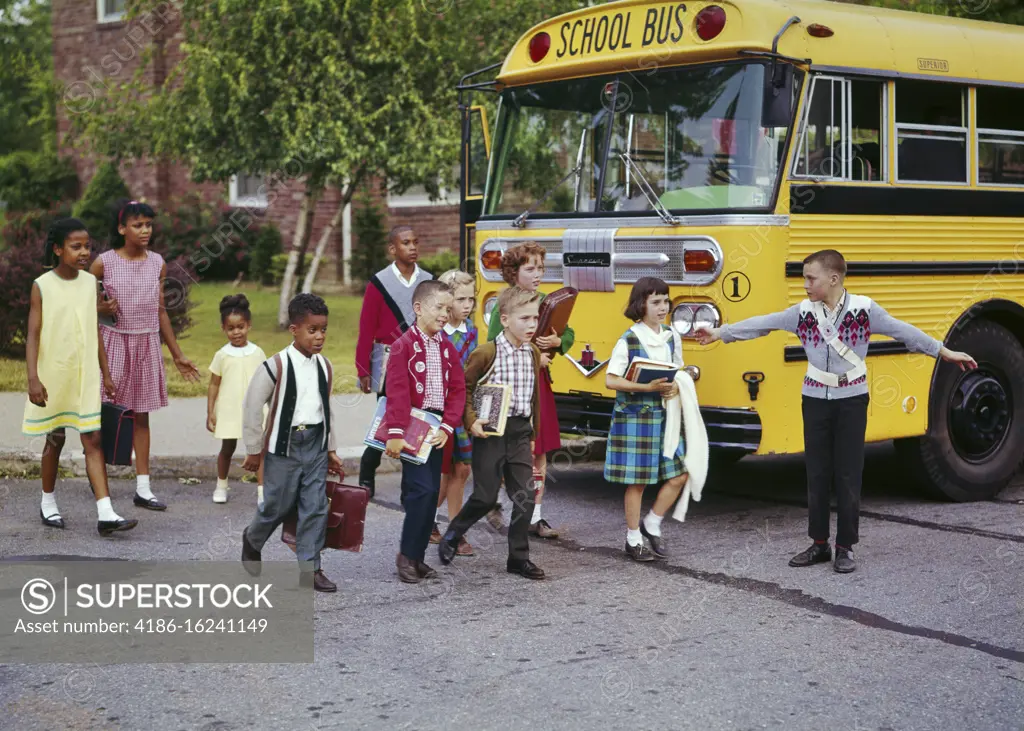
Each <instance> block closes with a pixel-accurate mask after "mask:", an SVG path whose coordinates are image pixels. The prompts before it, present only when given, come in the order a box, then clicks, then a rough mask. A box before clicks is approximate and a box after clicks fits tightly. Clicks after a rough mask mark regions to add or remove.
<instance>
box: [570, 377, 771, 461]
mask: <svg viewBox="0 0 1024 731" xmlns="http://www.w3.org/2000/svg"><path fill="white" fill-rule="evenodd" d="M555 405H556V406H557V407H558V422H559V425H560V426H561V430H562V432H563V433H565V434H579V435H581V436H588V437H607V436H608V429H609V428H610V426H611V419H612V409H613V408H614V406H615V399H613V398H609V397H607V396H603V395H601V394H596V393H588V392H585V391H570V392H569V393H556V394H555ZM700 413H701V416H702V417H703V418H704V426H705V428H706V429H707V432H708V442H709V444H710V446H711V448H712V449H714V450H717V451H723V452H731V453H734V454H737V455H742V454H751V453H753V452H756V451H757V449H758V447H760V445H761V417H760V416H759V415H758V413H757V412H756V411H754V410H753V409H723V408H718V407H713V406H702V407H701V409H700Z"/></svg>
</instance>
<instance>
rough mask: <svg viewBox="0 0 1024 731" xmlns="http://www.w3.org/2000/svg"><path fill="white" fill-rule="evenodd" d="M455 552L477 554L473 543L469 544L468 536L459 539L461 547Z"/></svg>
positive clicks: (459, 554) (469, 554) (468, 554)
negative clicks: (474, 551)
mask: <svg viewBox="0 0 1024 731" xmlns="http://www.w3.org/2000/svg"><path fill="white" fill-rule="evenodd" d="M455 554H456V555H457V556H473V555H475V554H474V553H473V547H472V546H471V545H469V541H467V540H466V536H462V538H461V539H459V547H458V548H457V549H455Z"/></svg>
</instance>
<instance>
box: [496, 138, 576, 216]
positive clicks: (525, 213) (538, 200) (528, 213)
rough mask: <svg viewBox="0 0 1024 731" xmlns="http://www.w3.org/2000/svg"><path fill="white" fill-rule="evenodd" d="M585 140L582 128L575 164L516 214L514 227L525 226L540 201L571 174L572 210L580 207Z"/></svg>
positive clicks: (545, 198) (547, 196)
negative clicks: (573, 177)
mask: <svg viewBox="0 0 1024 731" xmlns="http://www.w3.org/2000/svg"><path fill="white" fill-rule="evenodd" d="M586 141H587V130H583V134H582V135H580V147H579V150H577V152H576V166H575V167H574V168H573V169H572V170H570V171H569V172H568V173H566V175H565V177H564V178H562V179H561V180H559V181H558V182H557V183H555V185H554V187H553V188H551V190H549V191H548V192H547V193H545V194H544V195H543V196H542V197H540V198H538V199H537V200H536V201H534V202H533V205H531V206H530V207H529V208H527V209H526V210H525V211H523V212H522V213H520V214H519V215H518V216H516V218H515V220H514V221H512V225H513V226H515V227H516V228H522V227H523V226H525V225H526V219H527V218H529V217H530V214H531V213H533V210H534V209H535V208H536V207H537V206H539V205H540V204H541V203H543V202H544V201H546V200H547V199H548V198H549V197H550V196H551V194H552V193H554V192H555V191H556V190H558V189H559V188H560V187H561V185H562V183H564V182H565V181H566V180H568V179H569V178H571V177H572V176H573V175H575V176H576V185H575V192H574V193H573V199H572V207H573V212H575V211H578V210H579V209H580V182H581V181H582V180H583V176H582V175H581V173H582V172H583V151H584V149H585V145H586Z"/></svg>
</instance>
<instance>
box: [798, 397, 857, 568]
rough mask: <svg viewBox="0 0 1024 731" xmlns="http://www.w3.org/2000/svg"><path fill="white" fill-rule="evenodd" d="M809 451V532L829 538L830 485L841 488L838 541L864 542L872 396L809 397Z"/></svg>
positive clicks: (806, 449)
mask: <svg viewBox="0 0 1024 731" xmlns="http://www.w3.org/2000/svg"><path fill="white" fill-rule="evenodd" d="M803 416H804V455H805V461H806V464H807V510H808V528H807V533H808V535H809V536H810V537H811V538H812V539H814V540H815V541H827V540H828V537H829V489H830V488H831V487H832V486H834V487H835V491H836V507H837V513H838V521H837V526H836V545H839V546H843V547H845V548H850V547H852V546H853V544H855V543H856V542H857V540H858V533H857V531H858V527H859V525H860V489H861V477H862V476H863V473H864V432H865V430H866V429H867V423H868V395H867V394H863V395H861V396H851V397H849V398H843V399H831V400H829V399H820V398H811V397H808V396H804V397H803Z"/></svg>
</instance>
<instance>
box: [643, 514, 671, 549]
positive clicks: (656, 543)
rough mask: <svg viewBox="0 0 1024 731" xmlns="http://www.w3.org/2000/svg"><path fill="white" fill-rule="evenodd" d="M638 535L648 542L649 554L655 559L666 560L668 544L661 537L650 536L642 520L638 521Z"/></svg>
mask: <svg viewBox="0 0 1024 731" xmlns="http://www.w3.org/2000/svg"><path fill="white" fill-rule="evenodd" d="M640 533H641V534H642V535H644V536H646V538H647V540H648V541H650V543H651V553H653V554H654V557H655V558H668V543H667V542H666V541H665V539H664V538H662V537H661V536H652V535H651V534H650V533H648V532H647V526H645V525H644V522H643V521H642V520H641V521H640Z"/></svg>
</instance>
